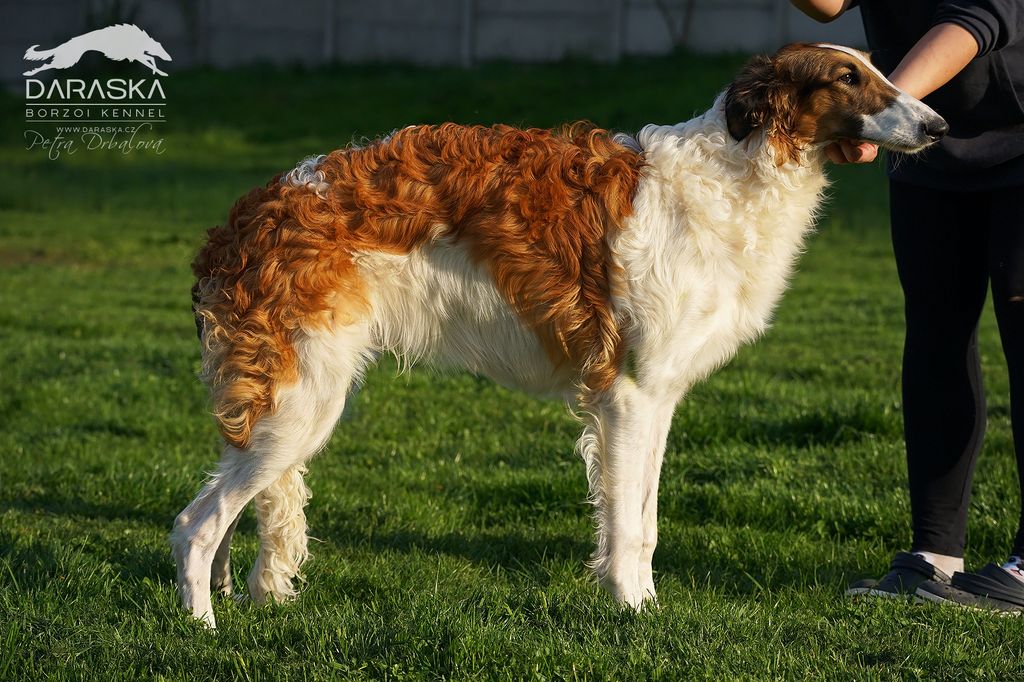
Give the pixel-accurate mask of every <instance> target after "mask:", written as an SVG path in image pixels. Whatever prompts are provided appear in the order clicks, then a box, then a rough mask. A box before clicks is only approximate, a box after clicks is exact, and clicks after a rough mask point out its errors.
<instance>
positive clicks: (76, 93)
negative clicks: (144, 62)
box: [25, 78, 167, 102]
mask: <svg viewBox="0 0 1024 682" xmlns="http://www.w3.org/2000/svg"><path fill="white" fill-rule="evenodd" d="M76 97H77V98H81V99H83V100H109V101H115V102H116V101H119V100H152V99H154V98H157V97H158V98H159V99H161V100H163V99H166V98H167V96H166V95H165V94H164V88H163V86H162V85H160V81H159V80H158V79H156V78H154V79H152V80H150V79H148V78H138V79H135V78H110V79H107V80H105V81H101V80H90V81H86V80H82V79H80V78H67V79H64V80H53V81H50V83H49V85H47V84H46V83H44V82H43V81H41V80H37V79H35V78H29V79H26V80H25V99H27V100H31V99H48V100H57V101H63V100H70V99H74V98H76Z"/></svg>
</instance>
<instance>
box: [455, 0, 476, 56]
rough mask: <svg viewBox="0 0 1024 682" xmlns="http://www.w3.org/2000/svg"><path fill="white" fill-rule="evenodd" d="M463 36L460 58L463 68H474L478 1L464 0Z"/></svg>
mask: <svg viewBox="0 0 1024 682" xmlns="http://www.w3.org/2000/svg"><path fill="white" fill-rule="evenodd" d="M461 23H462V35H461V41H460V45H459V57H460V61H461V62H462V67H463V68H466V69H468V68H469V67H471V66H473V61H474V54H473V52H474V43H475V42H476V0H462V22H461Z"/></svg>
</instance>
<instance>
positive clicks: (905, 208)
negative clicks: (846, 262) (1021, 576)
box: [890, 182, 1024, 557]
mask: <svg viewBox="0 0 1024 682" xmlns="http://www.w3.org/2000/svg"><path fill="white" fill-rule="evenodd" d="M890 203H891V206H890V210H891V218H892V241H893V247H894V250H895V253H896V265H897V268H898V269H899V275H900V283H901V284H902V285H903V294H904V300H905V304H906V320H907V336H906V342H905V345H904V349H903V420H904V433H905V436H906V443H907V468H908V470H909V478H910V508H911V515H912V518H913V528H914V544H913V549H914V550H915V551H928V552H934V553H936V554H947V555H950V556H958V557H959V556H963V551H964V534H965V529H966V525H967V506H968V502H969V500H970V494H971V476H972V474H973V473H974V464H975V462H976V461H977V458H978V452H979V450H980V449H981V442H982V438H983V435H984V432H985V389H984V386H983V384H982V380H981V367H980V360H979V356H978V338H977V329H978V318H979V317H980V316H981V311H982V308H983V307H984V305H985V297H986V295H987V293H988V285H989V282H990V281H991V283H992V296H993V299H994V302H995V312H996V319H997V320H998V322H999V334H1000V338H1001V340H1002V345H1003V352H1004V354H1005V355H1006V361H1007V365H1008V366H1009V371H1010V416H1011V420H1012V424H1013V440H1014V443H1015V445H1016V454H1017V473H1018V476H1019V477H1020V484H1021V490H1022V491H1024V187H1015V188H1012V189H1005V190H998V191H989V192H950V191H944V190H936V189H929V188H925V187H916V186H913V185H906V184H902V183H897V182H893V183H891V184H890ZM1007 493H1008V494H1009V493H1010V491H1007ZM1013 553H1014V554H1020V553H1024V511H1022V514H1021V523H1020V525H1019V526H1018V531H1017V537H1016V539H1015V540H1014V544H1013Z"/></svg>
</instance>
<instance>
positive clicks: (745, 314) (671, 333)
mask: <svg viewBox="0 0 1024 682" xmlns="http://www.w3.org/2000/svg"><path fill="white" fill-rule="evenodd" d="M788 208H789V209H790V210H775V211H774V212H771V211H767V210H765V211H752V212H745V214H744V217H747V218H748V219H746V220H743V219H738V220H734V221H732V222H731V223H730V222H729V221H719V222H714V220H713V217H712V216H710V215H708V214H706V213H702V212H699V211H691V212H686V211H684V212H682V213H679V212H675V213H671V214H664V213H663V214H662V215H660V216H658V215H654V214H653V213H652V214H651V215H647V216H644V215H638V216H637V218H638V220H642V219H644V218H646V219H647V222H646V223H638V224H637V225H635V226H633V229H635V230H637V232H638V235H637V237H636V238H635V239H629V238H628V237H627V238H626V239H623V240H621V241H620V242H619V243H617V244H616V246H617V247H618V250H619V252H620V257H621V259H622V266H623V268H624V270H625V271H626V281H627V282H628V283H629V285H628V294H625V295H624V296H623V297H622V299H621V300H620V301H619V304H620V305H619V308H620V311H621V312H622V313H623V314H624V316H625V317H627V318H628V319H630V321H631V322H630V326H631V333H630V336H631V337H632V338H631V346H632V350H633V351H634V356H635V359H636V360H637V364H638V369H639V370H640V371H641V373H642V374H643V375H644V378H645V379H646V380H648V381H652V382H655V383H659V384H662V385H665V386H667V387H670V388H672V389H673V390H678V391H686V390H687V389H689V387H690V386H692V385H693V384H694V383H696V382H697V381H700V380H701V379H703V378H705V377H706V376H707V375H708V374H709V373H711V372H712V371H713V370H715V369H716V368H717V367H719V366H720V365H722V364H723V363H724V362H726V361H728V360H729V359H730V358H731V357H732V356H733V355H734V354H735V353H736V351H737V349H738V348H739V347H740V346H741V345H742V344H744V343H748V342H750V341H753V340H754V339H755V338H757V337H758V336H759V335H761V334H762V333H763V332H764V330H765V329H766V328H767V326H768V324H769V322H770V320H771V317H772V314H773V311H774V309H775V306H776V305H777V303H778V301H779V299H780V298H781V296H782V293H783V291H784V290H785V287H786V284H787V282H788V279H789V276H790V274H791V272H792V269H793V263H794V261H795V259H796V256H797V254H798V253H799V251H800V248H801V244H802V241H803V236H804V234H805V233H806V231H807V229H808V228H809V226H810V223H811V214H812V212H813V204H810V203H808V204H806V205H800V204H799V203H797V204H791V205H789V206H788ZM750 216H753V217H754V219H749V217H750Z"/></svg>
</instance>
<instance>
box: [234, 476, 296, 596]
mask: <svg viewBox="0 0 1024 682" xmlns="http://www.w3.org/2000/svg"><path fill="white" fill-rule="evenodd" d="M305 473H306V467H305V466H303V465H301V464H299V465H296V466H293V467H291V468H290V469H288V470H287V471H285V472H284V473H283V474H282V475H281V478H279V479H277V481H275V482H274V483H273V484H271V486H270V487H269V488H267V489H266V490H264V491H263V492H261V493H259V494H258V495H256V499H255V506H256V522H257V525H258V528H259V533H260V553H259V556H257V557H256V564H255V565H254V566H253V567H252V572H251V573H250V574H249V596H250V597H252V599H253V601H255V602H256V603H262V602H264V601H266V600H267V598H268V597H271V598H273V599H274V600H277V601H284V600H288V599H292V598H294V597H295V595H296V593H297V592H296V590H295V587H294V585H293V584H292V578H299V579H301V578H302V575H301V573H300V572H299V571H300V568H301V567H302V563H303V562H304V561H305V560H306V559H307V558H308V557H309V550H308V549H307V544H308V539H307V537H306V513H305V510H304V507H305V506H306V503H307V502H308V501H309V498H310V492H309V488H307V487H306V482H305V480H303V474H305Z"/></svg>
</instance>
